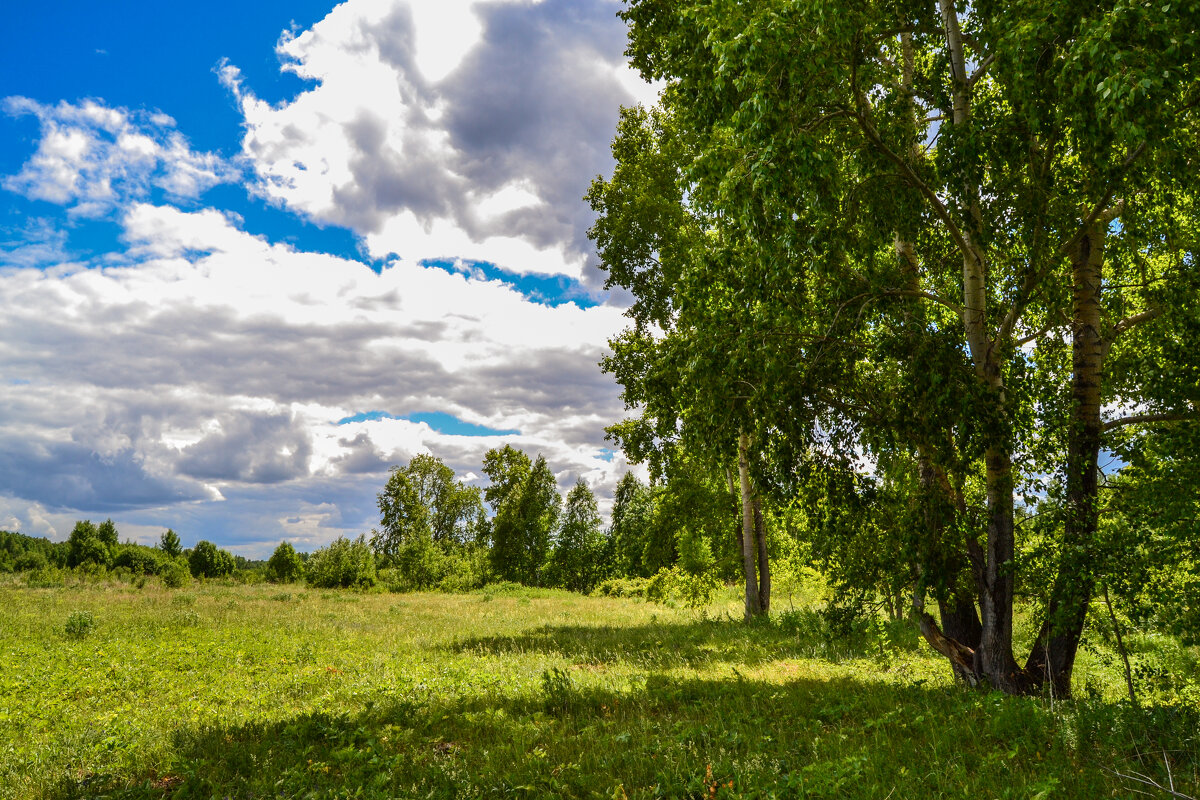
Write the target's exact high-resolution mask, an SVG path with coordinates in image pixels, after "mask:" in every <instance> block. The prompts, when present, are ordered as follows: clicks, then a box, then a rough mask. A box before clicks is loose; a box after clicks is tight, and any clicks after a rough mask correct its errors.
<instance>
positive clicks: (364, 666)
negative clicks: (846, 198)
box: [0, 584, 1200, 800]
mask: <svg viewBox="0 0 1200 800" xmlns="http://www.w3.org/2000/svg"><path fill="white" fill-rule="evenodd" d="M736 610H737V608H736V605H734V604H726V605H717V606H714V607H712V608H710V609H707V610H706V611H705V612H704V613H703V614H698V613H696V612H688V611H684V610H681V609H673V608H666V607H663V606H656V605H652V604H645V603H641V602H637V601H631V600H620V599H607V598H587V597H580V596H577V595H571V594H567V593H561V592H547V591H541V592H520V591H518V592H514V591H503V592H497V593H480V594H471V595H443V594H413V595H387V594H355V593H343V592H318V591H313V590H305V589H303V588H296V587H274V586H246V587H235V586H221V585H212V584H210V585H204V586H193V587H191V588H189V589H184V590H176V591H170V590H165V589H162V588H159V587H157V586H155V585H154V584H148V585H147V586H146V587H145V588H144V589H141V590H138V589H134V588H132V587H129V586H125V585H117V584H80V585H74V586H67V587H60V588H49V589H29V588H24V587H17V586H6V587H0V797H3V798H34V797H50V798H67V797H90V796H108V797H130V798H134V797H139V798H140V797H154V798H157V797H172V798H209V797H237V798H249V797H312V798H323V797H381V798H382V797H509V796H511V797H606V798H623V797H628V798H638V797H658V796H664V797H692V798H724V797H811V798H818V797H820V798H847V797H850V798H857V797H877V798H881V800H882V798H889V797H890V798H936V797H964V796H968V795H969V796H971V797H973V798H1008V797H1012V798H1034V797H1040V798H1051V797H1064V798H1067V797H1078V798H1101V797H1132V796H1135V795H1134V791H1133V790H1134V789H1135V788H1143V789H1146V788H1148V787H1144V786H1139V785H1137V784H1133V783H1131V782H1129V781H1128V780H1123V779H1122V778H1120V777H1118V776H1117V775H1115V774H1114V773H1113V772H1112V771H1110V770H1115V771H1118V772H1124V773H1127V774H1129V773H1133V772H1138V773H1144V774H1146V775H1149V776H1151V777H1152V778H1154V779H1155V780H1159V781H1161V782H1163V783H1164V784H1165V783H1166V782H1167V780H1168V777H1167V771H1166V768H1165V767H1164V763H1163V762H1164V756H1165V758H1166V760H1167V763H1169V764H1170V769H1171V778H1172V779H1173V780H1174V782H1175V787H1176V789H1177V790H1178V791H1179V792H1181V793H1184V794H1190V795H1193V796H1195V795H1198V794H1200V777H1198V770H1200V738H1198V737H1200V733H1198V731H1197V729H1198V727H1200V725H1198V724H1197V723H1198V721H1200V709H1198V708H1197V706H1196V703H1195V702H1194V701H1193V700H1191V699H1189V697H1190V696H1189V695H1186V693H1185V694H1183V695H1180V694H1179V693H1178V692H1176V694H1175V699H1176V705H1173V706H1165V705H1160V706H1157V707H1155V708H1152V709H1149V710H1137V709H1133V708H1131V707H1129V706H1128V704H1122V703H1120V702H1118V701H1117V698H1118V697H1119V695H1120V692H1121V691H1122V683H1121V680H1122V679H1121V677H1120V673H1119V672H1118V671H1117V668H1116V667H1114V666H1113V662H1112V658H1111V653H1109V652H1108V651H1107V650H1105V649H1104V646H1103V643H1102V642H1099V640H1097V641H1098V642H1099V643H1098V644H1095V645H1092V646H1091V649H1090V650H1089V651H1086V652H1085V653H1084V656H1083V661H1082V663H1081V665H1080V676H1079V678H1078V679H1077V682H1078V683H1080V684H1081V685H1084V684H1086V685H1087V687H1088V690H1087V691H1086V692H1082V693H1081V694H1083V695H1084V699H1081V700H1078V701H1075V702H1071V703H1062V702H1058V703H1053V704H1051V703H1050V702H1048V701H1046V700H1040V699H1022V698H1005V697H1001V696H998V695H994V694H986V693H981V692H973V691H969V690H965V689H963V688H961V687H958V686H956V685H954V684H953V683H952V681H951V680H950V679H949V676H948V671H947V670H946V669H945V667H944V665H943V663H942V662H940V661H939V660H937V659H936V658H934V657H933V656H932V655H931V654H930V653H929V651H928V650H927V649H926V648H925V647H923V646H922V645H920V643H919V642H918V641H917V639H916V637H915V635H914V634H913V633H912V632H911V630H909V629H908V628H907V627H905V626H903V625H891V626H884V628H883V629H882V630H877V631H876V633H875V634H874V635H866V634H861V635H858V636H855V637H852V638H850V639H848V640H837V639H831V638H830V637H828V636H827V635H826V634H825V632H824V630H823V627H822V625H821V622H820V618H819V617H818V616H817V615H815V614H814V613H813V612H812V611H811V610H809V609H808V608H806V607H804V606H801V607H800V609H799V610H795V611H790V612H787V613H785V614H782V615H780V618H779V619H777V620H776V622H774V623H773V624H758V625H753V626H745V625H743V624H741V623H740V622H738V621H736V620H735V619H733V618H732V615H733V614H735V613H736ZM86 613H90V614H91V616H92V619H93V620H94V625H93V626H91V627H90V629H89V630H88V631H87V633H86V635H83V636H73V635H70V634H68V633H67V631H66V626H67V624H68V620H70V619H72V615H73V614H74V615H76V616H75V617H74V619H76V620H79V619H83V618H85V617H84V616H83V615H84V614H86ZM1139 646H1140V647H1142V648H1143V649H1145V648H1148V647H1150V645H1147V644H1146V643H1145V642H1142V643H1140V644H1139ZM1172 647H1173V648H1174V649H1172V650H1171V652H1172V653H1174V654H1175V656H1173V657H1175V658H1176V659H1177V660H1178V659H1183V661H1181V662H1179V663H1182V664H1184V667H1186V665H1187V664H1188V663H1190V664H1191V669H1193V670H1194V669H1195V663H1196V659H1195V651H1194V648H1193V649H1191V650H1188V649H1186V648H1182V649H1181V648H1179V647H1178V646H1177V645H1172ZM1143 655H1144V654H1143ZM1188 658H1190V659H1191V660H1190V662H1189V661H1187V659H1188ZM1172 663H1174V662H1172ZM1194 680H1195V676H1194V675H1193V681H1194ZM1189 685H1190V684H1189ZM1163 691H1165V690H1163ZM1180 697H1182V698H1183V699H1182V700H1180ZM1160 699H1161V698H1160ZM1149 791H1150V792H1151V796H1155V794H1154V791H1155V790H1152V789H1151V790H1149ZM1157 796H1164V797H1165V796H1166V795H1164V794H1159V795H1157Z"/></svg>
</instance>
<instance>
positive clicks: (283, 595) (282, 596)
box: [271, 592, 295, 603]
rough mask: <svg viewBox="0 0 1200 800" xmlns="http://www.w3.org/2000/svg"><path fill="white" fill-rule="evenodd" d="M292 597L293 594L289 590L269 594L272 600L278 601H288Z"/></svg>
mask: <svg viewBox="0 0 1200 800" xmlns="http://www.w3.org/2000/svg"><path fill="white" fill-rule="evenodd" d="M293 597H295V595H293V594H292V593H291V592H279V593H277V594H273V595H271V599H272V600H275V601H277V602H280V603H290V602H291V601H292V598H293Z"/></svg>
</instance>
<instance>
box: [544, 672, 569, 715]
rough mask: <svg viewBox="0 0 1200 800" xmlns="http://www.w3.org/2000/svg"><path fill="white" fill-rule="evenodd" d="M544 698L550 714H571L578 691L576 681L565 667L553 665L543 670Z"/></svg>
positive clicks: (547, 711)
mask: <svg viewBox="0 0 1200 800" xmlns="http://www.w3.org/2000/svg"><path fill="white" fill-rule="evenodd" d="M542 699H543V701H544V702H545V704H546V713H548V714H559V715H564V714H569V713H571V711H572V710H573V709H574V708H575V705H576V701H577V700H578V692H577V691H576V690H575V681H574V680H573V679H572V678H571V674H570V673H569V672H567V671H566V670H565V669H560V668H559V667H551V668H550V669H547V670H544V671H543V672H542Z"/></svg>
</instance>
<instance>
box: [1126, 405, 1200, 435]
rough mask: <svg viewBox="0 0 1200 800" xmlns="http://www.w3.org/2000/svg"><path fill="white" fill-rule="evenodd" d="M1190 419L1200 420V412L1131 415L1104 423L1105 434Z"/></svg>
mask: <svg viewBox="0 0 1200 800" xmlns="http://www.w3.org/2000/svg"><path fill="white" fill-rule="evenodd" d="M1189 419H1200V412H1197V411H1195V410H1192V411H1174V412H1166V413H1162V414H1131V415H1130V416H1128V417H1121V418H1120V419H1114V420H1110V421H1109V422H1106V423H1104V432H1105V433H1108V432H1109V431H1111V430H1116V429H1117V428H1122V427H1124V426H1126V425H1142V424H1148V423H1152V422H1185V421H1187V420H1189Z"/></svg>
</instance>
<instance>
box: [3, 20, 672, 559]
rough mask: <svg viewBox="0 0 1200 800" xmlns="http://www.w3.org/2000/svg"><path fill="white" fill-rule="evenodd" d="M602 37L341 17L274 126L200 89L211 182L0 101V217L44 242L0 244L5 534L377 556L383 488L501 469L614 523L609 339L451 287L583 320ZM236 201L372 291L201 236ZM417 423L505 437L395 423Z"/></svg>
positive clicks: (230, 223) (247, 107)
mask: <svg viewBox="0 0 1200 800" xmlns="http://www.w3.org/2000/svg"><path fill="white" fill-rule="evenodd" d="M618 8H619V5H618V4H617V3H615V2H611V0H589V1H588V2H583V1H582V0H571V1H570V2H565V1H563V0H544V2H540V3H536V2H490V3H469V2H457V3H447V4H444V10H439V9H443V5H433V4H417V5H410V4H409V3H407V2H399V1H395V2H381V1H379V0H351V1H350V2H347V3H343V4H342V5H339V6H337V7H336V8H335V9H334V10H333V11H332V12H331V13H330V14H329V16H327V17H326V18H325V20H323V21H322V22H321V23H319V24H317V25H316V26H314V27H313V28H312V29H311V30H308V31H304V32H302V33H299V34H298V35H294V36H293V35H290V34H289V35H285V36H284V37H283V38H282V39H281V40H280V44H279V54H280V56H281V59H282V62H283V65H284V68H285V69H289V70H292V71H294V72H296V73H297V74H298V75H300V76H301V77H303V78H305V79H308V80H310V81H311V82H312V83H311V86H310V88H308V89H307V90H305V91H303V92H302V93H300V94H299V95H298V96H296V97H295V98H293V99H292V100H290V101H288V102H285V103H282V104H279V105H271V104H268V103H266V102H263V101H261V100H259V99H257V98H256V97H255V95H254V92H253V87H250V86H247V85H245V82H244V81H243V79H242V78H241V76H240V73H239V72H238V71H237V69H236V67H235V66H234V65H231V64H224V65H223V66H221V68H220V69H219V72H220V75H219V79H220V80H222V81H224V83H225V84H226V85H227V86H228V87H229V89H230V91H231V95H232V97H233V98H234V100H235V101H236V102H237V103H238V104H239V107H240V109H241V110H242V112H243V114H244V118H245V122H244V127H243V131H241V132H240V133H239V132H233V135H235V136H237V137H239V138H238V139H236V140H235V142H236V147H235V148H231V152H234V155H232V156H222V155H219V154H211V153H198V152H195V151H193V150H192V149H191V148H190V147H189V145H188V142H187V139H186V138H185V135H184V132H181V131H178V130H177V129H176V127H175V124H174V123H173V121H172V120H171V119H170V118H169V117H168V116H166V115H165V114H162V113H160V112H155V111H134V110H128V109H120V108H109V107H106V106H105V105H104V104H103V103H102V102H101V101H99V100H89V101H84V102H80V103H75V104H72V103H69V102H65V101H64V102H61V103H58V104H55V105H46V104H41V103H37V102H34V101H32V100H26V99H22V98H9V99H8V100H6V101H5V103H6V106H5V108H6V110H7V111H8V113H9V114H16V115H34V116H36V118H37V119H38V121H39V125H40V131H41V134H40V138H39V141H38V144H37V147H36V150H35V151H34V152H33V153H32V154H31V155H30V156H29V157H28V159H27V160H26V162H25V164H24V165H23V167H22V168H21V169H20V171H19V172H17V173H16V174H14V175H11V176H9V177H7V178H5V179H4V180H3V184H2V186H3V189H5V190H6V191H8V192H10V193H13V194H17V195H21V196H23V197H25V198H28V199H30V200H33V201H38V202H41V203H47V204H53V205H54V206H56V207H57V208H59V209H60V216H59V217H57V218H53V217H48V219H51V220H52V221H51V222H47V221H46V220H44V219H43V220H31V221H30V222H29V224H28V225H27V226H26V229H25V230H24V231H23V232H22V233H21V234H20V236H18V237H16V238H15V239H13V240H12V241H7V242H0V303H2V304H3V307H4V308H5V309H6V310H7V312H8V313H6V314H5V315H4V317H2V318H0V407H3V408H4V409H5V414H4V415H3V416H2V417H0V486H3V487H5V489H4V492H3V494H0V524H3V525H6V526H7V527H10V528H17V527H19V528H21V529H23V530H27V531H29V532H33V533H40V534H50V535H55V536H62V535H65V533H66V531H68V530H69V528H70V524H71V522H72V521H73V520H74V519H75V518H78V517H81V516H88V515H91V516H103V515H109V514H111V515H113V516H114V518H116V519H117V520H118V522H119V524H120V525H121V526H122V528H121V529H122V532H123V534H125V535H130V536H133V537H135V538H137V539H139V540H143V541H148V542H149V541H153V540H154V539H155V538H156V537H157V534H158V532H159V531H161V528H162V527H165V526H167V525H172V526H173V527H175V528H176V529H177V530H180V531H181V533H183V534H184V536H185V541H189V540H194V539H196V538H199V537H200V536H201V535H203V536H207V537H208V538H212V539H214V540H216V541H219V542H221V543H223V544H226V545H228V546H233V547H235V549H237V550H238V551H239V552H243V553H246V554H248V555H262V554H265V553H268V552H269V551H270V549H271V547H273V545H274V543H275V542H277V541H279V540H280V539H281V538H288V539H290V540H291V541H294V542H297V543H298V544H300V545H301V546H302V547H303V546H307V547H314V546H319V545H320V544H323V543H325V542H327V541H329V540H330V539H332V538H333V537H334V536H335V535H338V534H343V533H344V534H355V533H358V532H361V531H363V530H365V529H366V528H368V527H369V526H370V524H371V523H372V521H373V519H374V518H375V510H374V501H375V497H374V495H375V493H376V492H377V491H378V490H379V488H380V487H381V486H382V483H383V480H382V476H383V475H384V474H385V473H386V470H387V468H388V467H389V466H390V465H392V464H397V463H403V462H405V461H407V460H408V459H410V458H411V457H412V456H413V455H415V454H417V453H421V452H432V453H434V454H435V455H437V456H439V457H441V458H443V459H445V460H446V461H447V463H449V464H450V465H451V466H452V467H454V468H455V470H456V471H457V472H458V473H459V475H460V476H466V477H467V478H468V479H475V480H478V477H477V475H476V474H475V473H477V472H478V471H479V463H480V460H481V458H482V455H483V453H484V451H485V450H487V449H488V448H490V447H494V446H497V445H500V444H503V443H505V442H512V443H514V444H515V445H517V446H519V447H522V448H524V449H526V450H528V451H530V452H534V451H541V452H543V453H545V454H546V455H547V457H548V459H549V461H550V463H551V466H552V468H554V469H555V470H556V471H557V473H558V476H559V478H560V481H561V482H562V484H563V487H564V488H566V486H567V485H568V484H569V483H570V482H573V481H574V480H575V479H576V478H577V477H584V478H585V479H587V480H588V481H589V482H590V483H592V484H593V485H594V486H595V487H596V488H597V489H598V491H599V492H600V494H601V495H602V496H607V495H608V494H610V492H611V488H612V486H613V484H614V483H615V481H616V479H617V478H618V477H619V475H620V473H621V472H623V471H624V469H625V468H626V465H625V464H624V462H623V461H622V460H621V458H620V457H619V456H617V457H615V458H614V457H613V455H612V454H611V452H609V451H607V450H605V449H604V438H603V427H604V426H605V425H607V424H609V423H611V422H613V421H614V420H616V419H618V418H619V417H620V416H621V415H622V413H623V412H622V407H621V403H620V400H619V397H618V390H617V387H616V386H615V385H614V384H613V382H612V381H611V379H610V378H608V377H607V376H604V375H602V374H601V373H600V372H599V369H598V366H597V362H598V361H599V359H600V357H601V355H602V352H603V348H604V346H605V343H606V341H607V340H608V338H609V337H611V336H612V335H614V334H615V333H616V332H617V331H618V330H619V329H620V328H621V327H623V323H624V319H623V317H622V316H621V309H620V308H619V307H616V306H614V305H612V304H606V303H600V304H596V303H594V302H593V303H589V304H580V305H576V304H575V303H571V302H558V303H543V302H536V301H535V300H534V299H533V298H531V296H530V295H529V293H527V292H524V291H522V290H520V289H519V288H518V287H517V286H515V285H514V284H513V283H512V282H506V281H505V280H502V279H498V278H491V279H489V278H488V275H497V274H501V275H502V274H503V273H500V272H498V271H497V270H494V269H489V270H483V269H474V268H472V266H471V262H472V261H485V262H488V263H489V264H495V265H498V266H499V267H502V268H503V269H504V270H507V271H508V272H509V273H512V274H523V273H544V274H549V275H558V276H565V277H566V278H570V279H573V280H583V281H584V284H585V285H591V286H592V287H593V288H592V290H593V291H594V289H595V286H596V276H595V275H593V274H591V273H590V272H589V268H588V267H587V264H588V258H589V254H590V252H591V251H590V248H589V246H588V243H587V240H586V229H587V227H588V226H589V225H590V222H591V218H590V211H589V210H588V209H587V207H586V205H585V204H584V203H583V202H582V200H581V199H580V198H581V196H582V194H583V193H584V191H585V190H586V188H587V184H588V181H589V180H590V179H591V178H592V177H593V176H594V175H595V174H597V173H602V172H607V171H608V170H609V169H610V166H611V165H610V156H609V153H608V141H609V139H610V138H611V135H612V131H613V129H614V125H615V120H616V115H617V109H618V106H619V105H620V104H622V103H631V102H634V100H635V95H634V93H633V92H632V91H631V89H636V90H637V91H639V92H643V93H648V92H649V90H648V89H647V88H646V87H642V86H640V84H638V83H637V82H636V80H633V79H631V76H630V74H629V73H628V70H627V69H626V67H625V66H624V60H623V57H622V55H621V51H622V50H623V47H624V31H623V27H622V25H621V23H620V22H619V20H617V19H616V18H615V16H614V15H615V12H616V10H617V9H618ZM230 183H234V184H237V183H241V184H242V185H244V188H245V191H246V192H248V193H249V194H250V195H251V196H253V197H258V198H262V199H264V200H265V201H266V202H269V203H271V204H274V205H275V206H277V207H279V208H281V209H283V210H285V211H287V212H289V213H295V214H299V215H303V216H304V217H306V218H308V219H311V220H313V221H316V222H318V223H321V224H328V225H337V226H342V227H345V228H348V229H350V230H352V231H353V232H354V233H355V234H357V235H358V236H359V237H361V241H362V242H363V244H364V247H365V249H366V251H367V253H368V254H369V255H370V256H372V258H373V265H371V266H369V265H367V264H364V263H361V262H359V261H356V260H354V259H352V258H341V257H337V256H332V255H327V254H322V253H316V252H308V251H306V250H305V249H304V246H303V242H299V243H297V244H287V243H282V242H280V241H277V240H273V239H272V237H271V236H270V235H261V236H257V235H251V234H250V233H248V232H246V230H245V228H244V225H243V224H242V219H241V217H240V216H239V215H238V214H237V213H236V212H235V211H234V210H231V209H222V208H214V207H207V206H206V200H205V197H206V196H205V192H206V191H207V190H209V189H211V188H212V187H214V186H218V185H221V184H230ZM97 218H103V219H107V220H110V221H111V222H112V223H114V224H115V225H116V226H117V228H118V230H119V247H118V248H117V249H115V250H113V251H112V252H106V253H104V254H102V255H101V256H97V257H94V258H86V259H85V258H72V256H71V254H70V252H69V247H67V245H66V243H65V242H66V240H65V238H64V231H66V230H69V229H70V227H71V226H72V225H74V224H77V221H78V220H83V219H97ZM55 219H56V221H54V220H55ZM427 259H443V260H445V261H446V262H448V263H449V264H450V265H452V268H445V266H446V265H445V264H443V265H440V266H438V265H433V264H430V263H428V262H427V261H426V260H427ZM48 263H49V264H50V266H48V267H47V266H46V265H47V264H48ZM35 264H36V265H38V266H37V268H35V267H34V266H32V265H35ZM372 267H374V268H372ZM454 267H456V268H454ZM583 306H586V307H583ZM433 411H437V412H445V413H446V414H449V415H452V416H453V417H454V418H456V419H458V420H461V421H463V422H464V423H468V424H470V425H476V426H484V427H485V428H488V429H494V430H501V431H518V432H519V433H518V434H517V435H504V436H499V435H451V434H446V433H442V432H439V431H437V430H434V428H433V427H431V426H430V424H428V423H427V422H419V421H418V422H414V421H411V420H409V419H404V418H403V417H410V416H413V415H419V414H421V413H422V412H433ZM368 412H382V413H378V414H371V413H368ZM5 520H7V522H5ZM189 533H191V535H190V536H189V535H188V534H189Z"/></svg>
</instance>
